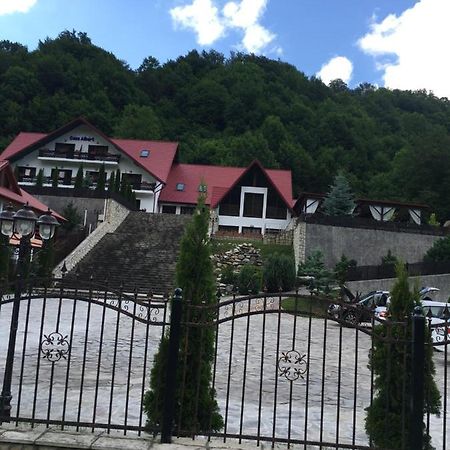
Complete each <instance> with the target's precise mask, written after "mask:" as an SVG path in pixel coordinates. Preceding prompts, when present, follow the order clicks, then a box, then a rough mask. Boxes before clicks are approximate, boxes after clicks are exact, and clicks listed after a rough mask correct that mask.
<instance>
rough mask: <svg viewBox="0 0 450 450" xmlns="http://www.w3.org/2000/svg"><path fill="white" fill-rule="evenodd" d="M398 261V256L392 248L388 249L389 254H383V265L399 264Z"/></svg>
mask: <svg viewBox="0 0 450 450" xmlns="http://www.w3.org/2000/svg"><path fill="white" fill-rule="evenodd" d="M397 263H398V258H397V257H396V256H395V255H393V254H392V252H391V250H388V252H387V255H386V256H383V257H382V258H381V265H382V266H387V265H390V264H394V265H395V264H397Z"/></svg>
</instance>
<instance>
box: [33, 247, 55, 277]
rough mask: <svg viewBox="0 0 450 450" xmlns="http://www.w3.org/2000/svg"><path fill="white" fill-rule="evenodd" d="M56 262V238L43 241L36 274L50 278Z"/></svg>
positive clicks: (38, 255)
mask: <svg viewBox="0 0 450 450" xmlns="http://www.w3.org/2000/svg"><path fill="white" fill-rule="evenodd" d="M54 262H55V252H54V240H53V239H49V240H48V241H43V244H42V248H41V249H40V250H39V252H38V254H37V264H36V266H37V267H36V268H35V270H36V275H37V276H38V277H41V278H50V277H51V276H52V271H53V268H54V265H55V264H54Z"/></svg>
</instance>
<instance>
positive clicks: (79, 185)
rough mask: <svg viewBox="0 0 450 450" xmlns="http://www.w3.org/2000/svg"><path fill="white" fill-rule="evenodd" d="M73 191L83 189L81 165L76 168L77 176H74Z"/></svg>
mask: <svg viewBox="0 0 450 450" xmlns="http://www.w3.org/2000/svg"><path fill="white" fill-rule="evenodd" d="M74 188H75V189H82V188H83V165H81V166H80V167H78V170H77V174H76V176H75V185H74Z"/></svg>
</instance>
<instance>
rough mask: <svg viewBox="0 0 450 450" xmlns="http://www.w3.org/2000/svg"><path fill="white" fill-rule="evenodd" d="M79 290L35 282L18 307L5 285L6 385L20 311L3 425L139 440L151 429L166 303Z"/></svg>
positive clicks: (1, 354)
mask: <svg viewBox="0 0 450 450" xmlns="http://www.w3.org/2000/svg"><path fill="white" fill-rule="evenodd" d="M78 284H79V283H77V281H76V280H75V281H74V280H72V281H67V282H66V281H65V280H64V279H55V280H51V281H49V280H46V281H45V282H40V281H39V280H34V281H33V282H29V283H26V284H25V285H24V286H23V287H22V289H21V291H22V292H21V294H20V297H18V302H17V298H15V295H14V290H15V289H14V288H15V286H14V285H6V286H3V289H2V292H1V294H2V295H1V301H0V330H2V332H1V333H2V339H0V361H1V367H0V377H1V379H5V371H4V368H5V358H6V355H7V350H8V349H7V345H8V339H7V331H9V329H10V320H11V313H12V310H13V307H14V305H15V304H16V305H17V304H19V306H20V311H19V315H18V322H17V324H18V327H17V330H16V331H17V333H16V335H17V339H16V341H15V345H14V346H13V347H14V348H13V351H14V353H13V356H14V357H13V360H12V363H11V362H10V367H9V368H8V370H9V369H12V377H11V388H10V392H7V391H8V386H7V388H6V392H5V388H4V389H3V392H2V396H1V402H0V403H1V405H0V406H1V408H0V422H5V421H11V422H16V423H17V424H18V423H20V422H28V423H31V424H32V425H35V424H42V423H43V424H47V425H60V426H61V427H62V428H64V427H66V426H75V427H76V428H77V429H78V428H79V427H91V428H92V430H94V429H99V428H101V429H106V430H108V431H110V430H112V429H121V430H124V432H125V433H126V432H127V431H129V430H135V431H138V432H139V433H140V432H142V431H143V430H144V427H145V423H146V419H145V413H144V411H143V404H142V398H143V395H144V392H145V391H146V390H147V389H148V386H149V372H150V369H151V365H152V360H153V354H154V353H155V351H156V349H157V347H158V345H159V342H160V340H161V336H162V335H163V334H164V331H165V327H166V322H167V311H168V308H167V304H168V303H167V299H166V298H161V297H155V296H153V295H152V294H149V293H139V292H137V291H135V292H133V293H125V292H123V291H121V290H118V291H115V290H110V289H108V287H107V286H105V285H99V284H96V283H90V284H89V285H87V286H83V287H81V286H78ZM13 320H14V319H13ZM13 327H14V325H13ZM6 385H7V383H6ZM4 386H5V383H4ZM9 397H10V398H9ZM8 403H10V409H9V404H8Z"/></svg>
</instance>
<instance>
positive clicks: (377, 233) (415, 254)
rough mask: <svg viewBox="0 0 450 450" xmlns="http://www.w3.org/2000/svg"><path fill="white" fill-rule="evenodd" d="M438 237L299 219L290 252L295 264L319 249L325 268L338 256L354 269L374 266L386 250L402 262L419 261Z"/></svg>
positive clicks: (332, 264)
mask: <svg viewBox="0 0 450 450" xmlns="http://www.w3.org/2000/svg"><path fill="white" fill-rule="evenodd" d="M440 238H442V233H439V234H438V233H436V234H431V233H429V232H427V233H424V234H422V233H420V232H418V231H417V230H415V231H407V230H406V231H390V230H386V229H376V228H375V227H374V228H372V229H370V228H359V227H354V228H352V227H344V226H333V225H324V224H318V223H307V222H306V223H305V222H303V221H302V220H300V219H299V220H298V221H297V225H296V228H295V232H294V252H295V260H296V264H297V265H298V264H300V263H301V262H303V261H304V258H305V257H308V256H309V255H311V254H312V253H313V252H314V251H317V250H320V251H322V253H323V255H324V262H325V265H326V266H327V267H329V268H331V267H334V266H335V265H336V263H337V262H338V261H339V260H340V258H341V256H342V255H345V256H346V257H347V258H349V259H354V260H356V262H357V264H358V266H365V265H378V264H381V258H382V257H383V256H386V255H387V253H388V251H389V250H390V251H391V253H392V255H394V256H396V257H398V258H401V259H402V260H403V261H404V262H407V263H415V262H419V261H421V260H422V258H423V256H424V254H425V253H426V252H427V250H428V249H429V248H430V247H431V246H432V245H433V243H434V242H435V241H436V240H438V239H440Z"/></svg>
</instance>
